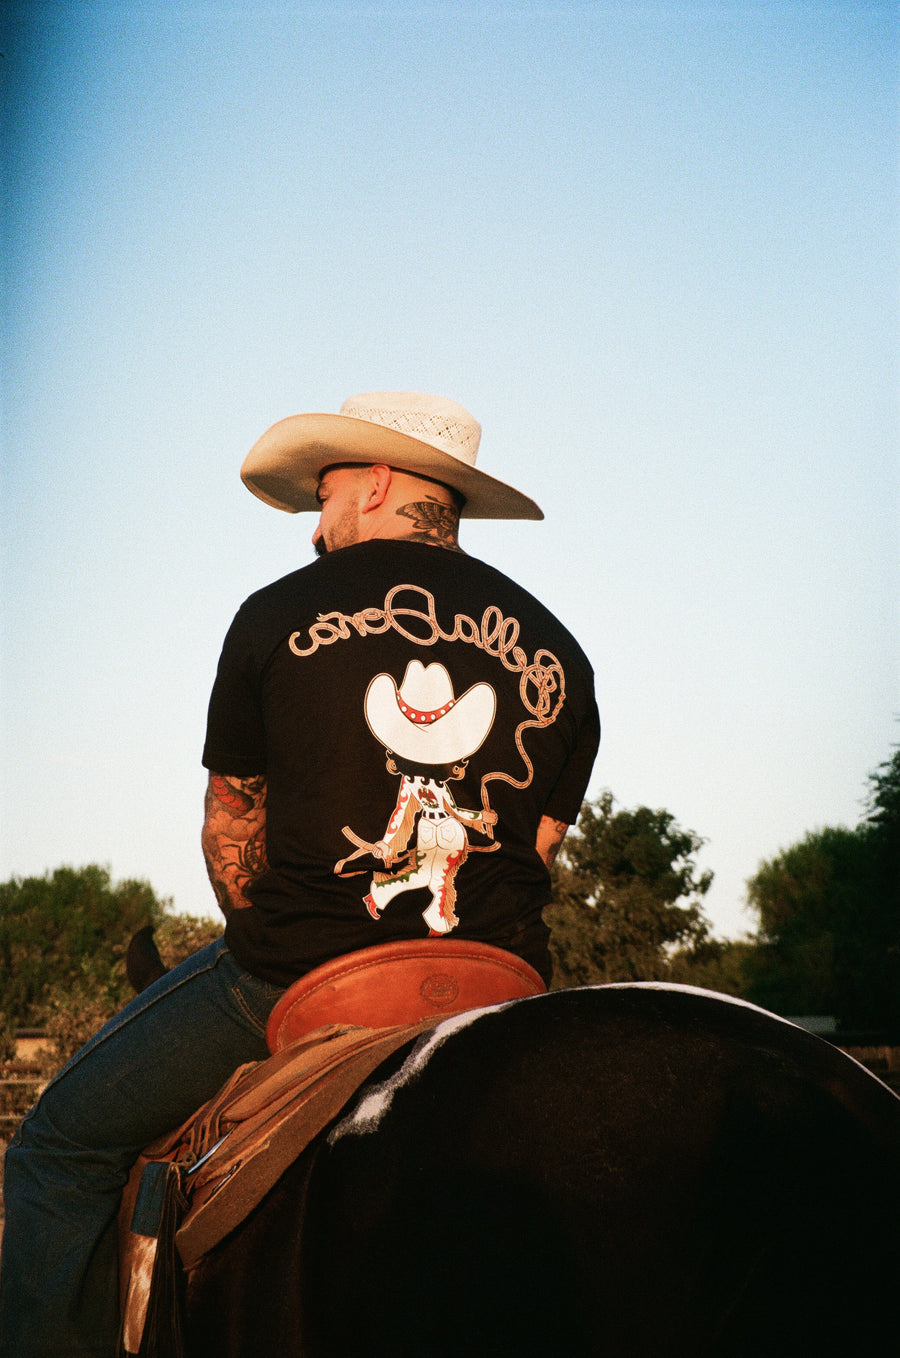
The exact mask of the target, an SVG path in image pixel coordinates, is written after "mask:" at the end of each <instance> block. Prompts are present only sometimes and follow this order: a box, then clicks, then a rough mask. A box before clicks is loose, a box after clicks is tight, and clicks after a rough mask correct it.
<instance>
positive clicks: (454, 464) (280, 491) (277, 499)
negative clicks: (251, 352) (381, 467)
mask: <svg viewBox="0 0 900 1358" xmlns="http://www.w3.org/2000/svg"><path fill="white" fill-rule="evenodd" d="M345 462H351V463H352V462H358V463H360V464H361V465H363V466H366V465H369V464H371V463H373V462H383V463H385V464H386V465H387V466H389V467H395V468H397V470H398V471H407V472H410V473H411V474H412V475H413V476H428V477H431V478H432V480H434V481H440V482H441V483H442V484H443V485H447V486H452V487H453V489H454V490H458V491H459V493H460V494H461V495H463V496H465V501H466V503H465V505H464V507H463V510H462V515H463V517H464V518H470V519H542V518H543V517H544V515H543V512H542V510H541V509H540V508H539V506H538V505H536V504H535V502H534V500H532V499H530V498H529V497H528V496H527V495H523V494H522V492H521V491H518V490H516V489H515V488H514V487H513V486H509V485H507V484H506V482H505V481H499V480H498V479H497V478H496V477H494V476H489V475H488V474H487V472H483V471H480V470H479V469H478V468H477V467H472V466H469V464H468V463H466V462H462V461H461V460H460V459H459V458H456V457H453V456H451V454H450V453H444V452H441V450H440V449H439V448H433V447H432V446H431V444H430V443H423V442H422V441H421V439H416V438H412V437H411V436H410V435H409V434H402V433H400V432H399V431H398V430H395V429H389V428H387V426H385V425H382V424H375V423H373V422H372V421H370V420H357V419H354V418H353V416H351V415H331V414H311V415H289V416H288V418H287V419H285V420H279V421H278V423H277V424H273V425H272V427H271V429H267V430H266V432H265V433H264V434H263V436H262V438H260V439H258V440H257V442H256V443H255V444H254V445H253V447H252V448H251V449H250V452H249V453H248V454H247V456H246V458H245V459H244V465H243V466H242V467H241V480H242V481H243V482H244V485H245V486H246V487H247V488H248V490H251V491H252V492H253V494H254V495H256V496H258V497H259V499H260V500H264V501H265V502H266V504H268V505H272V506H273V507H274V508H275V509H283V510H285V511H286V513H288V514H301V513H304V512H306V511H314V512H316V513H318V511H319V508H320V506H319V502H318V500H317V499H316V490H317V488H318V484H319V477H320V475H321V473H322V472H323V471H324V470H325V468H326V467H332V466H334V465H335V464H337V463H345Z"/></svg>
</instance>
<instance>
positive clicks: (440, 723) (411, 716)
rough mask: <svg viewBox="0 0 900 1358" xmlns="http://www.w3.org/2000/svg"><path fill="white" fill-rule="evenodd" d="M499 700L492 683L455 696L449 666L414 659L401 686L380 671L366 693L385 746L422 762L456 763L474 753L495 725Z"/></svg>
mask: <svg viewBox="0 0 900 1358" xmlns="http://www.w3.org/2000/svg"><path fill="white" fill-rule="evenodd" d="M496 708H497V698H496V695H495V693H494V690H493V689H492V688H491V686H490V684H473V685H472V687H471V688H470V689H467V690H466V692H465V693H464V694H463V695H462V697H461V698H454V696H453V684H452V682H451V679H450V675H449V674H448V673H447V671H446V670H445V669H444V666H443V665H438V664H432V665H429V666H428V667H427V668H426V666H425V665H423V664H422V662H421V660H411V661H410V662H409V664H408V665H407V667H406V673H405V674H404V676H403V682H402V683H401V685H400V687H399V688H398V687H397V685H396V683H395V682H394V679H393V678H392V676H391V675H390V674H379V675H377V676H376V677H375V678H374V679H373V680H372V682H371V684H370V685H369V687H368V690H367V692H366V701H365V713H366V721H367V722H368V723H369V729H370V730H371V732H372V734H373V735H374V736H375V738H376V740H379V741H381V743H382V745H384V747H385V749H388V750H391V751H392V752H393V753H394V754H396V755H399V756H400V758H401V759H411V760H412V761H413V762H414V763H416V764H429V765H432V766H434V765H439V764H456V763H458V762H459V761H460V760H462V759H467V758H468V756H469V755H470V754H474V753H475V751H476V750H477V749H478V747H479V746H480V745H481V744H482V742H483V741H484V739H485V737H486V735H487V733H488V731H490V729H491V726H492V725H493V723H494V713H495V712H496Z"/></svg>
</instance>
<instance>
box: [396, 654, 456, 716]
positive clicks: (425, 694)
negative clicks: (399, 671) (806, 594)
mask: <svg viewBox="0 0 900 1358" xmlns="http://www.w3.org/2000/svg"><path fill="white" fill-rule="evenodd" d="M398 694H399V696H400V697H401V698H402V699H403V701H404V702H405V703H409V705H410V707H414V708H417V709H424V710H426V711H433V710H435V709H437V708H440V707H443V706H444V704H445V703H448V702H452V701H453V684H452V682H451V680H450V675H449V674H448V673H447V671H446V670H445V669H444V666H443V665H440V664H437V663H434V664H431V665H429V666H428V667H427V669H426V667H425V666H424V665H423V664H422V662H421V660H411V661H410V662H409V664H408V665H407V667H406V673H405V675H404V676H403V682H402V683H401V685H400V688H399V689H398Z"/></svg>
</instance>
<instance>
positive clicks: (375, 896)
mask: <svg viewBox="0 0 900 1358" xmlns="http://www.w3.org/2000/svg"><path fill="white" fill-rule="evenodd" d="M364 709H365V717H366V722H367V723H368V726H369V730H370V731H371V732H372V734H373V736H374V737H375V739H376V740H378V741H379V742H380V743H381V744H382V745H383V746H384V747H385V751H386V753H387V756H388V770H389V771H390V772H391V773H393V774H396V775H398V776H399V778H400V789H399V792H398V794H397V801H396V804H395V806H394V809H393V811H392V812H391V815H390V818H389V820H388V823H387V826H386V828H385V831H384V836H383V838H382V839H380V840H379V841H378V843H377V844H374V845H367V844H366V843H365V842H364V841H363V840H361V839H359V838H358V836H357V835H355V834H354V833H353V832H352V831H351V830H350V828H349V827H345V830H344V833H345V835H347V837H348V838H349V839H352V840H353V842H354V843H356V844H358V845H359V851H360V852H364V851H366V850H368V851H369V852H371V853H373V854H374V855H375V856H376V857H377V858H380V859H381V860H382V861H383V862H384V864H385V871H383V872H375V873H374V874H373V876H372V880H371V884H370V887H369V893H368V895H367V896H365V898H364V901H365V906H366V909H367V910H368V912H369V914H370V915H371V916H372V918H373V919H378V918H379V917H380V915H381V912H382V911H383V910H384V909H385V907H386V906H387V905H388V904H389V903H390V902H391V901H392V900H393V899H394V897H395V896H397V895H399V894H400V893H401V892H404V891H414V890H416V889H417V888H419V887H424V888H425V889H426V890H428V891H429V892H430V897H431V899H430V901H429V903H428V906H427V907H426V909H425V910H424V911H423V912H422V918H423V919H424V921H425V923H426V924H427V925H428V929H429V933H430V934H432V935H440V934H448V933H449V932H450V930H451V929H453V928H454V927H455V925H456V924H457V923H458V922H459V921H458V917H457V915H456V910H455V908H454V907H455V905H456V887H455V885H454V879H455V877H456V874H457V872H458V871H459V869H460V867H461V866H462V864H463V863H464V862H465V861H466V858H467V857H468V854H469V837H468V831H472V830H474V831H476V832H480V833H481V834H483V835H485V836H486V837H487V838H488V839H493V827H494V825H495V824H496V821H497V813H496V812H495V811H492V810H490V809H489V808H488V807H483V808H482V809H480V810H478V811H471V810H468V809H467V808H465V807H461V806H457V804H456V802H455V800H454V798H453V795H452V793H451V792H450V790H449V788H448V787H447V783H448V782H449V781H451V780H454V779H460V778H462V777H463V776H464V774H465V768H466V761H467V760H468V758H469V756H470V755H472V754H474V753H475V751H476V750H477V749H478V748H479V747H480V746H481V745H482V744H483V742H484V740H485V739H486V737H487V735H488V732H489V731H490V729H491V727H492V726H493V723H494V717H495V715H496V711H497V696H496V693H495V692H494V689H493V688H492V687H491V685H490V684H486V683H478V684H474V685H473V686H472V687H471V688H470V689H468V690H467V691H466V692H465V693H464V694H463V695H462V696H461V697H459V698H456V697H455V696H454V692H453V683H452V680H451V678H450V675H449V673H448V672H447V670H446V669H445V668H444V666H443V665H440V664H437V663H432V664H430V665H428V666H425V665H423V664H422V662H421V661H420V660H412V661H410V663H409V664H408V665H407V667H406V673H405V674H404V676H403V680H402V682H401V684H400V685H399V687H398V686H397V683H396V681H395V680H394V678H393V677H392V676H391V675H390V674H379V675H377V676H376V678H375V679H373V680H372V682H371V683H370V684H369V687H368V689H367V691H366V697H365V704H364ZM423 770H424V772H423ZM414 833H415V842H414V843H413V844H410V841H411V840H412V838H413V834H414ZM351 857H355V855H351ZM345 862H347V860H346V859H344V860H343V861H342V862H341V863H339V864H337V865H336V868H335V871H336V872H340V870H341V869H342V868H343V865H344V863H345Z"/></svg>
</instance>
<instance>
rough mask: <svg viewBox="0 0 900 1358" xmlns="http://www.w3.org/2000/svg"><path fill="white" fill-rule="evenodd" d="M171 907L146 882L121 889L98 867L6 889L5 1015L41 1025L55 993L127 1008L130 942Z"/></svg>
mask: <svg viewBox="0 0 900 1358" xmlns="http://www.w3.org/2000/svg"><path fill="white" fill-rule="evenodd" d="M164 908H165V907H164V903H163V902H162V901H160V900H158V899H157V897H156V895H155V893H154V892H153V889H152V887H150V886H149V885H148V884H147V883H146V882H134V881H126V882H119V883H118V884H117V885H115V886H113V884H112V883H111V881H110V875H109V873H108V872H107V871H106V869H105V868H101V867H97V866H96V865H92V866H90V867H85V868H71V867H62V868H57V869H56V870H55V871H53V872H48V873H46V874H45V875H44V876H43V877H25V878H20V877H14V878H12V879H11V880H10V881H8V882H3V883H2V884H0V1009H2V1012H3V1013H4V1014H5V1015H6V1017H7V1020H8V1021H9V1022H11V1023H14V1024H16V1025H24V1024H34V1023H39V1022H41V1021H42V1020H43V1018H44V1017H45V1014H46V1010H47V1006H48V1004H49V1003H50V1001H51V998H52V992H56V993H57V994H58V993H59V992H67V991H74V990H76V989H80V990H81V991H86V992H90V993H91V994H92V995H94V996H96V997H100V996H104V997H106V998H108V1000H109V1001H110V1003H112V1004H116V1003H121V1002H122V1001H123V1000H124V999H125V998H126V997H127V994H128V991H127V981H126V980H125V973H124V967H123V966H122V965H121V959H122V957H123V955H124V951H125V947H126V946H127V943H128V940H129V938H130V937H131V935H132V934H133V933H134V932H135V931H136V930H138V929H140V928H142V927H143V926H144V925H146V924H158V923H159V922H161V920H162V918H163V915H164Z"/></svg>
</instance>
